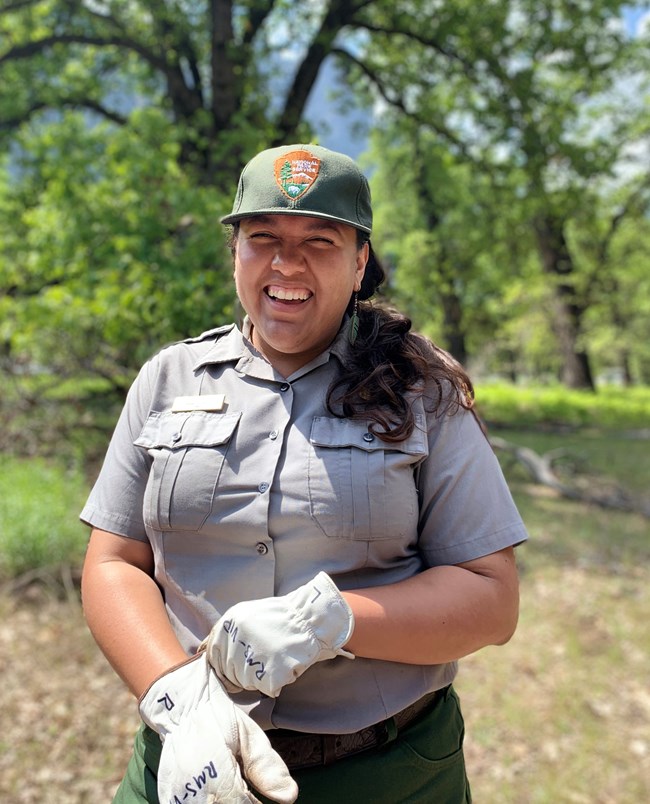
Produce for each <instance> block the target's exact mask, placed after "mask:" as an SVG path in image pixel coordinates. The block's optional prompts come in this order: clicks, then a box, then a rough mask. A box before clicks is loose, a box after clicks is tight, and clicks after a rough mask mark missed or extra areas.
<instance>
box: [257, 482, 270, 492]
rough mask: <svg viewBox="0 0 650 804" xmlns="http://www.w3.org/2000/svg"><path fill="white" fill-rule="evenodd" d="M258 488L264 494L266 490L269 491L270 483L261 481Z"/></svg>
mask: <svg viewBox="0 0 650 804" xmlns="http://www.w3.org/2000/svg"><path fill="white" fill-rule="evenodd" d="M257 488H258V490H259V491H261V492H262V494H264V492H265V491H268V488H269V484H268V483H260V484H259V486H258V487H257Z"/></svg>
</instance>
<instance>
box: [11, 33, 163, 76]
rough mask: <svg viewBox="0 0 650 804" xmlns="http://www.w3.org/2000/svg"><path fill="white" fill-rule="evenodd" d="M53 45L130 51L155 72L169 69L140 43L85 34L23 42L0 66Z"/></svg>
mask: <svg viewBox="0 0 650 804" xmlns="http://www.w3.org/2000/svg"><path fill="white" fill-rule="evenodd" d="M55 45H94V46H95V47H121V48H126V49H127V50H132V51H133V52H134V53H137V54H138V55H139V56H142V58H143V59H144V60H145V61H147V62H148V63H149V64H150V65H151V66H152V67H154V68H155V69H156V70H159V71H161V72H164V73H165V74H166V73H167V72H168V70H169V69H170V67H169V65H168V63H167V62H166V61H165V60H164V59H163V58H161V57H160V56H158V55H157V54H156V53H154V52H153V51H151V50H149V48H146V47H144V45H142V44H141V43H140V42H137V41H136V40H134V39H131V38H130V37H127V36H89V35H87V34H80V33H74V34H56V35H52V36H45V37H43V38H42V39H37V40H35V41H33V42H25V43H24V44H22V45H16V46H14V47H12V48H10V49H9V50H8V51H7V52H6V53H4V54H3V55H2V56H0V64H2V63H3V62H6V61H15V60H18V59H29V58H31V57H32V56H36V55H38V54H39V53H42V52H43V51H44V50H47V49H48V48H50V47H54V46H55Z"/></svg>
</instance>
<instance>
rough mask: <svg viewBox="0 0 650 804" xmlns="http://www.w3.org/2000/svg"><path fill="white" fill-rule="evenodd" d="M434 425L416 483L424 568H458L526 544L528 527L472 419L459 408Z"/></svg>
mask: <svg viewBox="0 0 650 804" xmlns="http://www.w3.org/2000/svg"><path fill="white" fill-rule="evenodd" d="M431 421H432V420H431V416H430V419H429V423H430V431H429V456H428V457H427V458H426V459H425V460H424V461H423V463H422V464H421V465H420V466H419V468H418V470H417V478H416V479H417V484H418V493H419V496H420V519H419V533H420V536H419V547H420V550H421V554H422V557H423V560H424V562H425V564H426V565H427V566H429V567H431V566H439V565H442V564H459V563H462V562H464V561H471V560H473V559H476V558H480V557H481V556H485V555H489V554H490V553H494V552H496V551H498V550H502V549H504V548H505V547H510V546H515V545H517V544H520V543H521V542H523V541H525V540H526V539H527V538H528V536H527V533H526V528H525V526H524V523H523V521H522V519H521V516H520V515H519V512H518V510H517V507H516V505H515V503H514V500H513V499H512V495H511V493H510V490H509V488H508V486H507V483H506V480H505V478H504V476H503V472H502V471H501V467H500V465H499V462H498V460H497V458H496V455H495V454H494V451H493V449H492V447H491V445H490V443H489V441H488V439H487V438H486V436H485V435H484V433H483V432H482V430H481V428H480V426H479V424H478V422H477V420H476V417H475V416H474V415H473V413H472V412H471V411H468V410H465V409H464V408H460V409H458V410H457V411H455V412H453V413H451V412H448V413H445V414H443V415H441V416H440V415H439V416H438V417H435V416H434V418H433V426H431Z"/></svg>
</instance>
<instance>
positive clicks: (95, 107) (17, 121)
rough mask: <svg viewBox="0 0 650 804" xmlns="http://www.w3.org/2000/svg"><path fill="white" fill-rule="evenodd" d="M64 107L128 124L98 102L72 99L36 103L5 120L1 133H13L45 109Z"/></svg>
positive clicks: (86, 99) (124, 119)
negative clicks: (54, 102) (85, 110)
mask: <svg viewBox="0 0 650 804" xmlns="http://www.w3.org/2000/svg"><path fill="white" fill-rule="evenodd" d="M62 106H67V107H70V108H73V109H88V110H89V111H92V112H96V113H97V114H99V115H101V116H102V117H105V118H106V119H107V120H110V121H111V122H112V123H115V124H116V125H118V126H124V125H126V123H127V118H126V117H123V116H122V115H121V114H118V113H117V112H113V111H111V110H110V109H107V108H106V107H105V106H102V105H101V103H99V102H98V101H95V100H92V99H90V98H83V99H81V98H80V99H77V100H75V99H72V98H70V99H67V100H65V99H64V100H59V101H57V103H56V104H53V103H45V102H39V103H34V104H32V106H30V107H29V109H25V111H24V112H23V113H22V114H20V115H18V116H16V117H13V118H6V117H5V118H3V119H2V120H1V121H0V131H12V130H13V129H15V128H18V126H20V125H21V124H22V123H25V122H27V120H29V119H30V118H31V117H32V116H33V115H35V114H37V113H38V112H42V111H43V110H44V109H60V108H61V107H62Z"/></svg>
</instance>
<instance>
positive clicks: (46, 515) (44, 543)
mask: <svg viewBox="0 0 650 804" xmlns="http://www.w3.org/2000/svg"><path fill="white" fill-rule="evenodd" d="M87 494H88V484H87V483H86V481H85V479H84V478H83V476H82V474H81V473H80V472H77V471H73V470H66V469H64V468H61V467H59V466H58V465H56V464H54V463H51V462H45V461H43V460H40V459H20V458H13V457H10V456H3V460H2V462H1V463H0V577H5V578H6V577H15V576H17V575H20V574H21V573H24V572H28V571H29V570H33V569H37V568H42V567H48V566H52V565H57V564H62V563H64V564H70V565H73V566H74V565H76V564H79V563H80V562H81V560H82V557H83V553H84V549H85V544H86V541H87V538H88V533H87V528H86V527H85V526H83V525H82V524H81V523H80V522H79V518H78V517H79V512H80V510H81V508H82V506H83V503H84V501H85V498H86V496H87Z"/></svg>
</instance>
